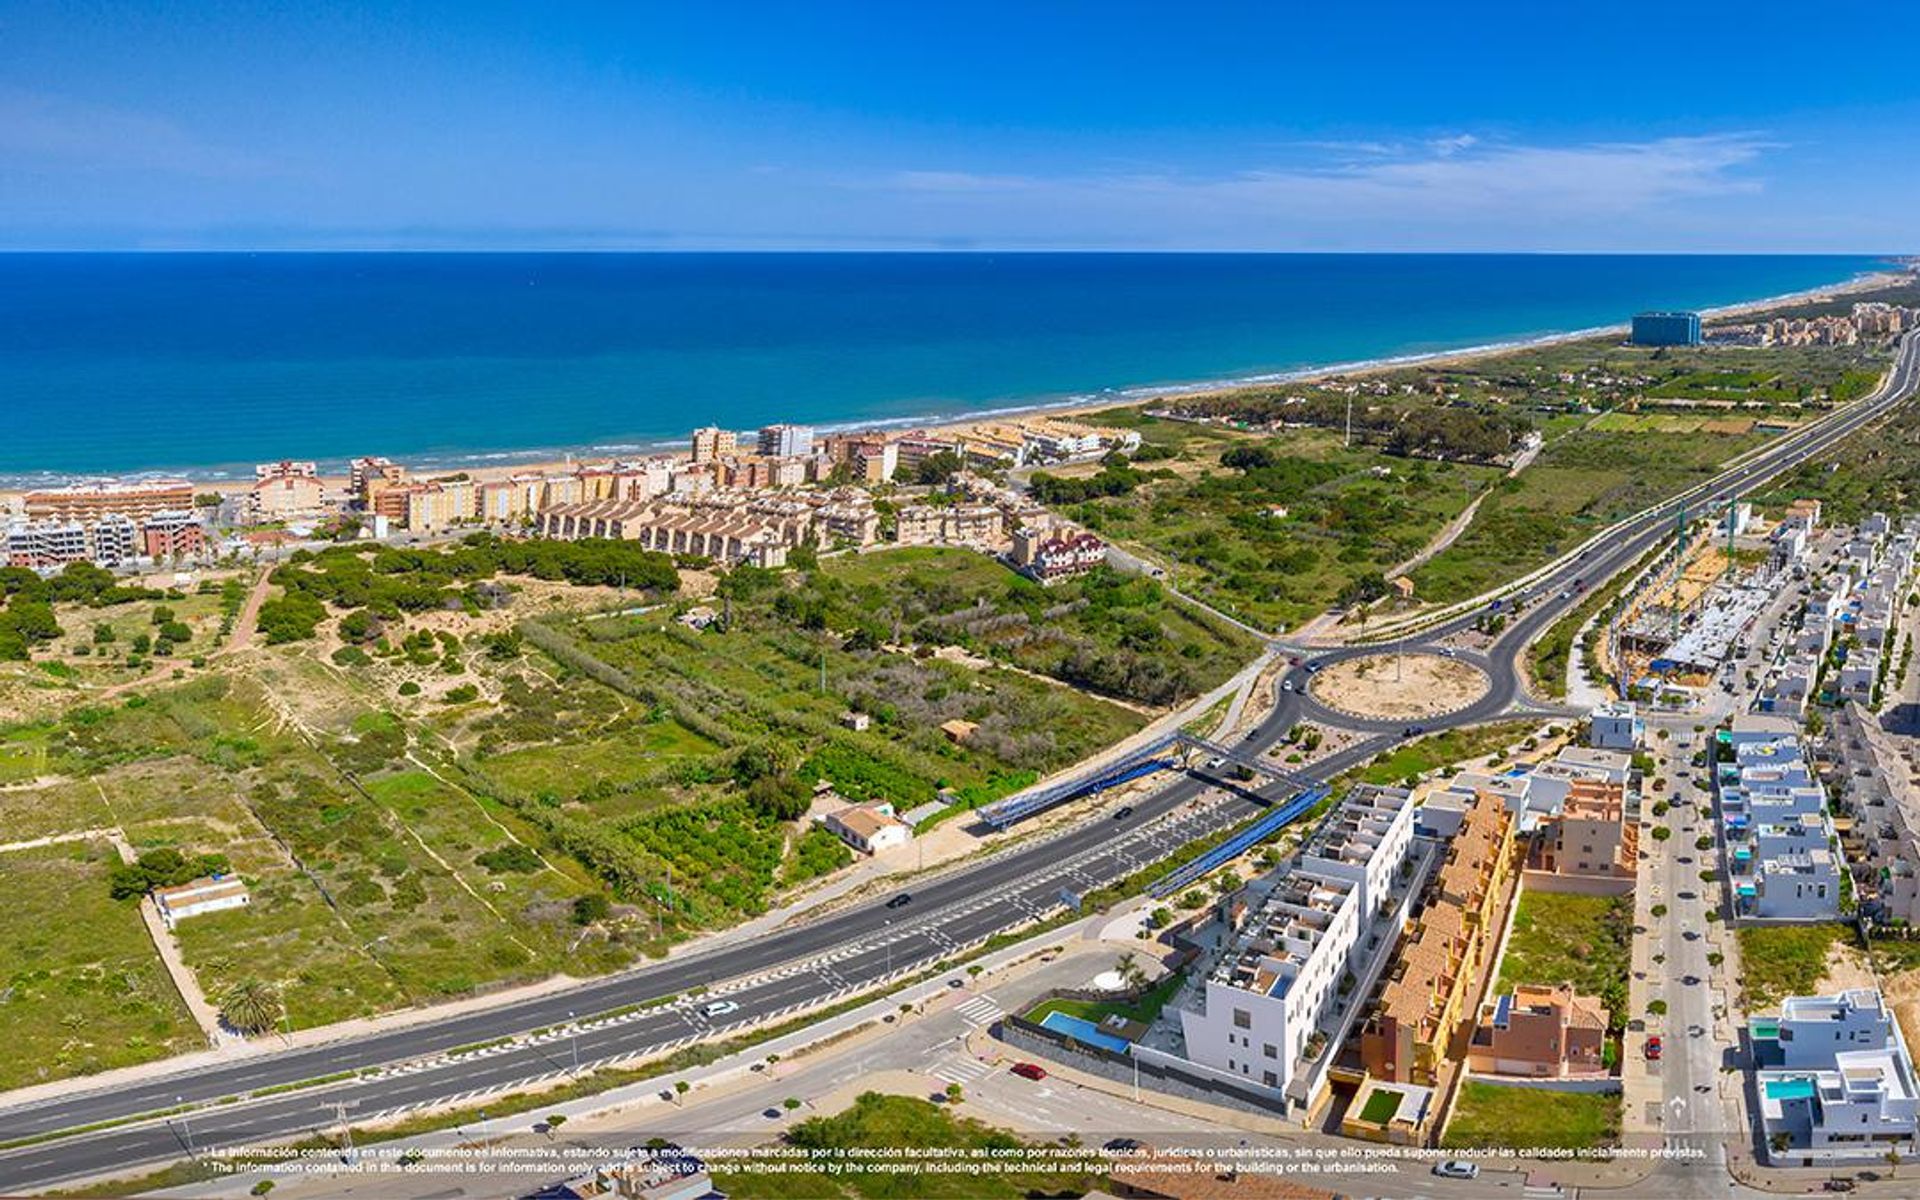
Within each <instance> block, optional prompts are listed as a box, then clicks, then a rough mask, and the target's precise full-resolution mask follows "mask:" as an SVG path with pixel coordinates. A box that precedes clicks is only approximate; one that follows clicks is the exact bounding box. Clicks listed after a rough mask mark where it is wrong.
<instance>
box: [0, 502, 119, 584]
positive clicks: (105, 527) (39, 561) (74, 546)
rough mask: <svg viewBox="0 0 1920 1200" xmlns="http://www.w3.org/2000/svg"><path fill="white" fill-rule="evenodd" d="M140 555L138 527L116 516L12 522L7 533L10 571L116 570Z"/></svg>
mask: <svg viewBox="0 0 1920 1200" xmlns="http://www.w3.org/2000/svg"><path fill="white" fill-rule="evenodd" d="M139 554H140V536H139V527H138V526H137V525H135V524H134V522H133V521H132V520H130V519H129V518H127V517H123V516H120V515H118V514H108V515H106V516H102V517H97V518H95V519H93V520H88V521H79V520H67V521H62V520H40V521H14V522H11V523H9V524H8V526H7V531H6V565H8V566H10V567H26V568H27V569H29V570H35V571H46V570H53V569H56V568H59V567H64V566H66V565H67V564H68V563H76V562H90V563H94V564H96V565H98V566H103V567H117V566H120V565H121V564H122V563H126V562H130V561H132V560H133V559H134V558H137V557H138V556H139Z"/></svg>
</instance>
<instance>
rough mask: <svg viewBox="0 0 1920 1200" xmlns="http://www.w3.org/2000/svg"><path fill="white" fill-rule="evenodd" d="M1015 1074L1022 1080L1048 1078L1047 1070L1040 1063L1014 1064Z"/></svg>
mask: <svg viewBox="0 0 1920 1200" xmlns="http://www.w3.org/2000/svg"><path fill="white" fill-rule="evenodd" d="M1013 1073H1014V1074H1015V1075H1018V1076H1019V1077H1020V1078H1022V1079H1032V1080H1035V1081H1038V1080H1042V1079H1045V1078H1046V1077H1047V1069H1046V1068H1045V1067H1043V1066H1041V1065H1040V1064H1038V1063H1029V1062H1023V1063H1015V1064H1013Z"/></svg>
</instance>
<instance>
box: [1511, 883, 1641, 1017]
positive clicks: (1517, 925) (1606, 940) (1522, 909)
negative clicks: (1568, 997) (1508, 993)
mask: <svg viewBox="0 0 1920 1200" xmlns="http://www.w3.org/2000/svg"><path fill="white" fill-rule="evenodd" d="M1632 936H1633V901H1632V899H1631V898H1630V897H1626V896H1579V895H1571V894H1564V893H1555V892H1540V891H1532V890H1523V891H1522V892H1521V894H1520V906H1519V907H1518V908H1517V909H1515V910H1514V913H1513V925H1512V929H1511V931H1510V932H1509V933H1508V935H1507V950H1506V954H1505V956H1504V957H1503V958H1501V960H1500V981H1499V983H1498V985H1497V986H1498V987H1499V988H1500V989H1501V990H1505V989H1507V988H1511V987H1513V986H1515V985H1516V984H1522V983H1532V984H1541V985H1544V986H1547V987H1553V986H1556V985H1558V984H1562V983H1571V984H1572V985H1573V987H1574V990H1575V991H1578V992H1581V993H1583V994H1585V995H1589V996H1598V997H1599V998H1600V1002H1601V1003H1602V1004H1605V1005H1606V1006H1607V1011H1608V1015H1609V1018H1610V1021H1611V1023H1612V1025H1613V1027H1614V1028H1615V1029H1619V1028H1622V1027H1624V1025H1625V1024H1626V1020H1627V1017H1628V1015H1629V1014H1628V1013H1627V1012H1626V1011H1625V1009H1626V1003H1627V971H1628V962H1629V951H1630V940H1631V938H1632Z"/></svg>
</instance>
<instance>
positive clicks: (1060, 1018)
mask: <svg viewBox="0 0 1920 1200" xmlns="http://www.w3.org/2000/svg"><path fill="white" fill-rule="evenodd" d="M1040 1027H1041V1028H1042V1029H1051V1030H1053V1031H1054V1032H1055V1033H1064V1034H1066V1035H1067V1036H1068V1037H1070V1038H1073V1039H1074V1040H1075V1041H1081V1042H1085V1043H1086V1044H1087V1045H1089V1046H1098V1047H1100V1048H1101V1049H1102V1050H1111V1051H1113V1052H1114V1053H1115V1054H1125V1053H1127V1052H1128V1051H1130V1050H1131V1049H1132V1048H1133V1043H1132V1042H1129V1041H1128V1040H1127V1039H1125V1038H1123V1037H1115V1036H1113V1035H1112V1034H1111V1033H1105V1032H1103V1031H1102V1030H1101V1028H1100V1027H1099V1026H1098V1025H1095V1024H1094V1023H1093V1022H1092V1021H1088V1020H1085V1019H1083V1018H1080V1017H1070V1016H1068V1015H1067V1014H1066V1013H1063V1012H1050V1013H1048V1014H1047V1015H1046V1016H1044V1017H1042V1018H1041V1019H1040Z"/></svg>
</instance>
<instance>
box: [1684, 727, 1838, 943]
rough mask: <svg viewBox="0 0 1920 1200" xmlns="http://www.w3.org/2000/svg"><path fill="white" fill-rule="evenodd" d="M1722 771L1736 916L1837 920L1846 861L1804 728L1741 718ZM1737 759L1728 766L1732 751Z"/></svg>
mask: <svg viewBox="0 0 1920 1200" xmlns="http://www.w3.org/2000/svg"><path fill="white" fill-rule="evenodd" d="M1720 739H1721V740H1720V741H1719V742H1718V743H1717V745H1718V746H1720V747H1722V750H1721V751H1720V755H1721V757H1722V761H1720V762H1718V763H1717V765H1716V769H1715V786H1716V787H1717V788H1718V789H1719V792H1720V812H1721V822H1722V827H1723V829H1722V833H1723V843H1724V847H1725V853H1726V858H1727V870H1728V874H1729V875H1730V877H1731V882H1732V884H1733V892H1734V911H1735V913H1736V915H1738V916H1741V917H1746V918H1750V919H1753V920H1769V921H1814V920H1833V919H1834V918H1836V917H1838V916H1839V915H1840V896H1841V889H1840V875H1841V870H1842V866H1841V863H1840V860H1839V856H1838V855H1837V854H1836V853H1835V852H1834V850H1833V849H1832V847H1833V846H1835V845H1837V839H1836V838H1835V837H1834V832H1833V823H1832V820H1831V818H1830V816H1829V814H1828V812H1827V797H1826V790H1825V788H1823V787H1822V786H1821V784H1820V782H1819V781H1818V780H1817V779H1815V778H1814V776H1813V772H1812V769H1811V768H1810V767H1809V765H1808V763H1807V760H1806V758H1805V756H1804V754H1803V752H1802V750H1801V746H1800V739H1799V736H1798V733H1797V731H1796V727H1795V726H1794V724H1793V723H1792V722H1791V721H1787V720H1784V719H1782V718H1779V717H1774V716H1754V715H1748V716H1741V717H1736V718H1734V721H1733V728H1732V729H1731V730H1730V731H1729V732H1726V733H1723V734H1721V735H1720ZM1729 751H1730V752H1731V756H1732V761H1731V762H1729V761H1725V755H1726V754H1727V752H1729Z"/></svg>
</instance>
